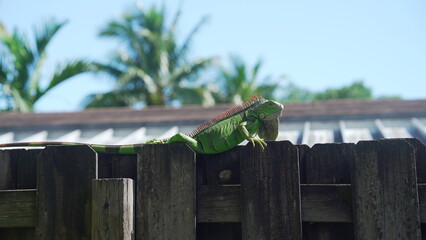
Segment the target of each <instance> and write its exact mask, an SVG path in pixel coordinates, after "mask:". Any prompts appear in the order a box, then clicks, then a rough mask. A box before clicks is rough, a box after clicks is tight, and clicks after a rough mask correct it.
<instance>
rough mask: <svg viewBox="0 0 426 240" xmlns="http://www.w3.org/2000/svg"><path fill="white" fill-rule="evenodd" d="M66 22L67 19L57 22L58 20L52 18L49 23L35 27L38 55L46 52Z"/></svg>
mask: <svg viewBox="0 0 426 240" xmlns="http://www.w3.org/2000/svg"><path fill="white" fill-rule="evenodd" d="M66 23H67V21H62V22H56V20H54V19H51V20H49V21H48V23H47V24H43V25H42V27H38V28H36V29H35V41H36V48H37V55H38V56H41V55H42V54H43V53H44V52H45V50H46V46H47V44H48V43H49V42H50V41H51V40H52V38H53V36H55V34H56V33H57V32H58V31H59V29H61V28H62V27H63V26H64V25H65V24H66Z"/></svg>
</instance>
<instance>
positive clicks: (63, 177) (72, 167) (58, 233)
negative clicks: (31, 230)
mask: <svg viewBox="0 0 426 240" xmlns="http://www.w3.org/2000/svg"><path fill="white" fill-rule="evenodd" d="M92 179H97V154H96V152H94V151H93V150H92V149H91V148H90V147H88V146H86V145H76V146H48V147H46V148H45V149H44V150H43V151H42V152H41V154H40V155H39V158H38V164H37V182H38V188H37V190H38V194H37V212H38V221H37V222H38V224H37V228H36V234H37V239H40V240H41V239H43V240H48V239H64V240H66V239H90V238H91V203H92V201H91V191H92V187H91V185H92Z"/></svg>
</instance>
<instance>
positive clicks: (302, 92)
mask: <svg viewBox="0 0 426 240" xmlns="http://www.w3.org/2000/svg"><path fill="white" fill-rule="evenodd" d="M284 89H285V91H284V96H283V98H281V101H283V102H309V101H314V100H332V99H372V98H373V94H372V90H371V89H370V88H368V87H367V86H365V85H364V83H363V82H362V81H355V82H353V83H352V84H350V85H349V86H344V87H341V88H329V89H326V90H325V91H322V92H316V93H315V92H312V91H309V90H307V89H304V88H301V87H298V86H296V85H295V84H294V83H291V82H290V83H288V84H287V86H286V87H285V88H284ZM378 99H400V97H399V96H381V97H378Z"/></svg>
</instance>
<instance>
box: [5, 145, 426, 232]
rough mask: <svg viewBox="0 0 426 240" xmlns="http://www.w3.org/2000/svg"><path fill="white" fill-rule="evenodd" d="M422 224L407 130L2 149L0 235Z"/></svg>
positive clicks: (422, 187)
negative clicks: (210, 151) (358, 138)
mask: <svg viewBox="0 0 426 240" xmlns="http://www.w3.org/2000/svg"><path fill="white" fill-rule="evenodd" d="M425 224H426V147H425V146H424V145H423V144H422V143H421V142H420V141H418V140H417V139H386V140H375V141H362V142H359V143H357V144H317V145H314V146H313V147H312V148H309V147H308V146H305V145H293V144H291V143H290V142H288V141H283V142H268V147H267V148H266V149H265V150H264V151H262V150H260V149H259V148H257V147H255V148H253V147H252V146H251V145H249V146H245V147H237V148H235V149H232V150H231V151H228V152H225V153H221V154H214V155H197V154H195V153H194V152H193V151H192V150H191V149H189V148H188V147H187V146H186V145H185V144H164V145H163V144H159V145H146V146H144V147H142V148H141V149H140V151H139V153H138V154H137V155H114V154H101V153H96V152H94V151H93V150H92V149H91V148H90V147H88V146H86V145H81V146H48V147H46V148H45V149H31V150H22V149H11V150H1V151H0V239H422V229H423V230H424V227H425V226H426V225H425ZM423 238H424V239H426V237H423Z"/></svg>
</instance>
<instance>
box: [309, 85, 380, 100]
mask: <svg viewBox="0 0 426 240" xmlns="http://www.w3.org/2000/svg"><path fill="white" fill-rule="evenodd" d="M371 98H372V93H371V89H370V88H368V87H366V86H364V83H363V82H362V81H356V82H354V83H352V84H351V85H349V86H345V87H342V88H330V89H327V90H325V91H324V92H320V93H317V94H315V96H314V100H327V99H371Z"/></svg>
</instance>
